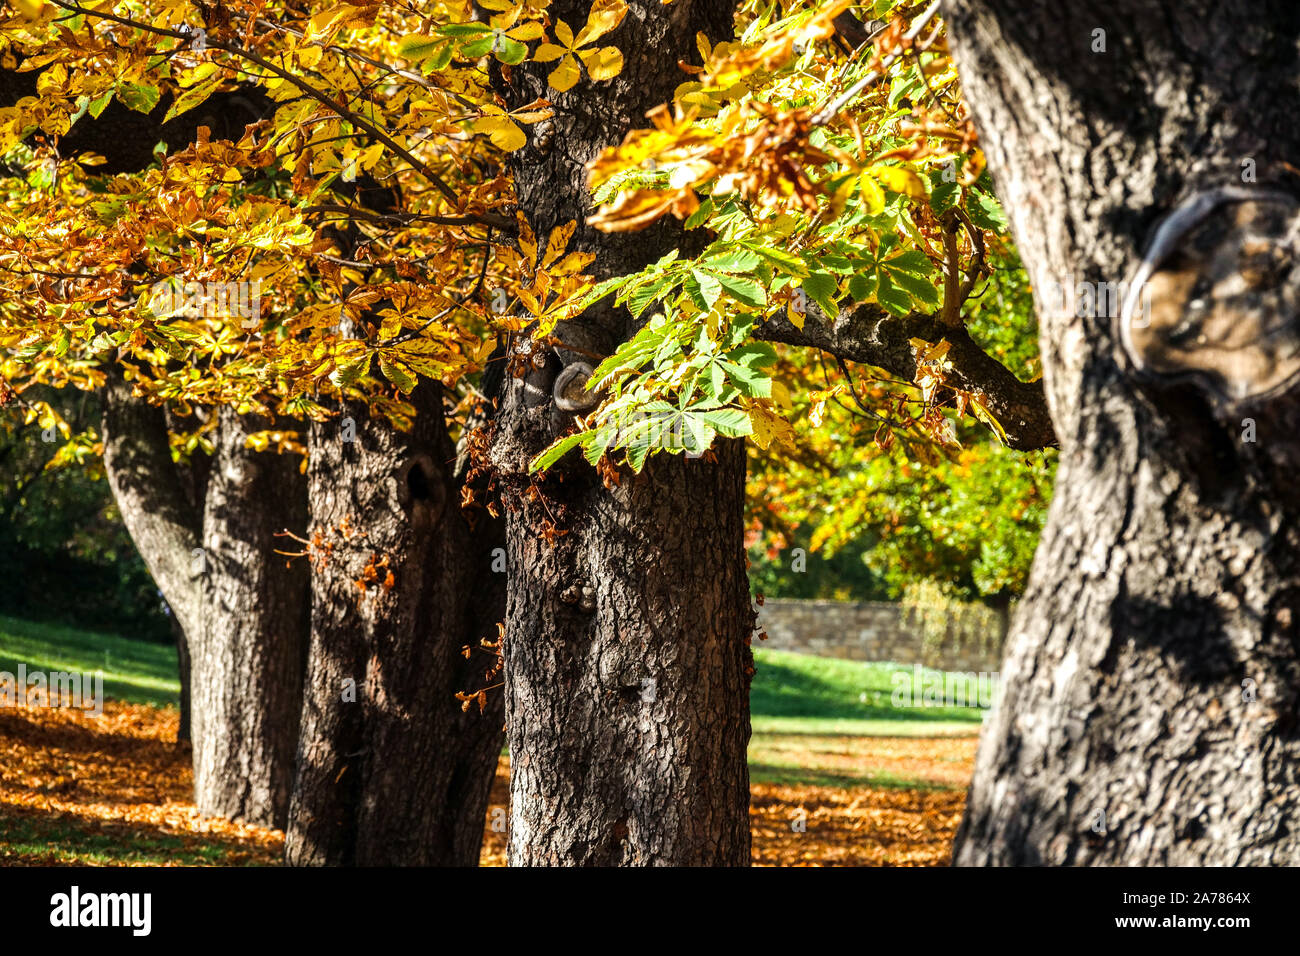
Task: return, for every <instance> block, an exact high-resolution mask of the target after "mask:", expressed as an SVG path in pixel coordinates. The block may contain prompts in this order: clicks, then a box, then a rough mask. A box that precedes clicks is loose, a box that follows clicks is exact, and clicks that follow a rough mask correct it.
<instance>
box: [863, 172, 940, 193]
mask: <svg viewBox="0 0 1300 956" xmlns="http://www.w3.org/2000/svg"><path fill="white" fill-rule="evenodd" d="M867 171H868V172H869V173H871V175H873V176H875V177H876V179H878V180H880V181H881V182H882V183H884V184H885V186H886V187H887V188H888V189H891V190H893V191H894V192H896V193H902V194H903V195H905V196H911V197H912V198H913V199H924V198H925V197H926V192H925V183H923V182H922V181H921V177H920V176H918V175H916V173H914V172H912V171H911V170H910V169H907V168H905V167H903V166H880V165H877V166H872V167H871V168H870V169H869V170H867Z"/></svg>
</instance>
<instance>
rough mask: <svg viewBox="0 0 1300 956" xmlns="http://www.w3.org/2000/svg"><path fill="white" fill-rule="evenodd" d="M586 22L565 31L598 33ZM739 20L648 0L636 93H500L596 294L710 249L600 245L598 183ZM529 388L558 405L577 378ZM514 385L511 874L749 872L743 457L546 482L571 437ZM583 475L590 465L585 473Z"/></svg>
mask: <svg viewBox="0 0 1300 956" xmlns="http://www.w3.org/2000/svg"><path fill="white" fill-rule="evenodd" d="M588 6H589V5H588V4H584V3H577V2H571V0H564V2H559V3H555V4H552V6H551V8H550V12H551V15H552V16H553V17H556V18H560V19H564V20H565V21H566V22H569V23H581V22H584V21H585V19H586V17H587V9H588ZM731 29H732V24H731V5H730V4H727V3H710V2H700V0H697V2H688V0H681V2H678V3H675V4H672V5H664V4H661V3H659V2H657V0H634V2H632V3H630V4H629V12H628V14H627V17H626V19H625V20H624V21H623V23H622V25H621V26H620V27H619V28H618V30H617V31H616V33H614V34H612V38H613V40H614V41H615V42H617V44H618V47H619V49H620V50H622V51H623V53H624V67H623V71H622V73H621V74H620V75H619V76H618V77H616V78H615V79H614V80H612V81H610V82H609V83H602V84H600V85H599V89H598V91H596V90H592V89H591V88H590V87H589V85H588V84H585V83H584V84H582V85H580V86H578V87H577V88H576V89H574V90H573V91H571V92H568V93H563V94H558V95H557V94H556V93H555V92H554V91H553V90H548V88H547V83H546V76H547V73H548V70H547V69H546V68H545V66H544V65H534V64H524V65H521V66H520V67H516V68H513V69H512V70H511V71H510V75H509V77H508V78H506V77H502V78H500V81H499V89H500V91H501V93H502V95H503V96H504V97H505V98H506V99H507V101H508V102H509V103H510V106H511V107H514V106H517V105H522V104H524V103H528V102H531V101H532V100H533V99H535V98H536V97H539V96H545V97H547V98H548V99H550V100H551V101H552V102H553V103H554V105H555V110H556V115H555V117H554V118H553V119H552V120H551V121H550V123H549V124H548V125H549V127H550V128H549V129H547V130H544V131H539V130H537V129H536V128H534V129H533V139H532V141H531V142H530V143H529V144H528V145H527V146H526V147H524V148H523V149H521V150H518V151H516V152H514V153H512V154H511V163H512V172H513V175H514V181H515V187H516V190H517V193H518V196H519V200H520V202H519V205H520V208H521V210H523V211H524V213H525V215H526V216H527V217H528V219H529V221H530V223H531V225H532V228H533V229H534V230H535V232H536V233H537V235H538V236H539V237H544V236H546V235H548V234H549V232H550V230H551V229H552V228H554V227H557V226H561V225H564V224H566V223H568V222H570V221H574V220H576V222H577V223H578V227H577V231H576V233H575V235H574V238H573V240H572V242H571V244H570V247H569V248H570V249H574V250H577V249H580V250H585V251H589V252H592V253H595V255H596V260H595V263H594V265H593V267H592V270H591V271H593V272H594V273H595V274H596V275H597V276H598V277H604V276H608V275H614V274H620V273H623V272H626V271H633V270H636V269H638V268H640V267H641V266H642V265H644V264H645V263H647V262H650V261H653V260H655V259H657V258H659V257H660V256H661V255H663V254H664V253H665V252H667V251H669V250H670V249H673V248H675V247H681V248H683V250H684V251H686V252H687V253H688V254H689V251H690V249H691V248H692V240H693V237H691V236H689V235H688V234H686V233H684V232H683V230H682V229H681V227H680V224H679V223H677V222H676V221H666V222H661V223H659V224H657V225H655V226H654V227H652V228H650V229H648V230H646V231H645V232H643V233H636V234H620V235H603V234H601V233H598V232H596V231H595V230H593V229H592V228H590V227H589V226H587V225H586V224H585V223H586V218H587V216H588V215H590V214H591V212H592V207H591V203H590V200H589V192H588V189H587V182H586V171H585V168H584V164H585V163H586V162H587V161H589V160H591V159H592V158H594V157H595V155H596V154H597V153H598V152H599V150H600V149H602V148H603V147H606V146H610V145H613V144H616V143H618V142H619V141H620V140H621V139H622V137H623V135H624V134H625V133H626V132H627V131H628V130H630V129H632V128H634V127H637V126H641V125H644V123H645V113H646V111H647V110H649V109H651V108H653V107H654V106H657V105H658V104H660V103H663V102H666V101H668V100H669V99H670V98H671V95H672V91H673V89H674V87H675V86H676V85H677V84H678V83H680V82H681V81H682V80H683V79H684V74H681V73H679V72H678V71H677V70H676V69H675V67H674V64H676V63H677V62H678V61H679V60H690V59H691V58H692V57H693V56H695V55H696V54H695V52H694V51H695V39H694V38H695V36H696V34H697V33H698V32H701V31H703V32H704V33H705V34H707V35H709V36H711V37H712V38H714V39H715V40H716V39H718V38H720V37H723V36H730V34H731ZM633 331H634V327H633V324H632V322H631V320H630V317H629V316H628V315H627V314H626V313H625V312H623V311H622V310H621V309H620V310H617V311H615V310H612V309H610V308H609V307H608V305H597V306H596V307H594V308H593V309H592V310H591V311H590V312H589V313H587V314H584V315H583V316H581V317H579V318H578V319H577V320H574V321H572V322H569V323H565V324H563V325H562V327H561V328H560V329H558V330H557V335H558V336H559V338H560V339H561V340H563V341H564V342H565V343H567V344H571V345H575V346H578V347H580V348H584V349H588V350H591V351H597V352H599V353H601V354H608V353H609V351H611V350H612V349H613V348H615V347H616V346H617V344H618V342H620V341H622V340H624V339H625V338H626V337H628V336H629V335H631V334H632V332H633ZM578 357H579V356H578V354H577V353H571V352H567V351H565V350H563V349H561V350H560V352H559V354H558V357H556V356H553V357H551V358H550V361H551V363H552V364H551V366H550V367H549V370H548V371H546V372H544V373H541V374H539V375H535V376H530V385H531V386H540V387H541V388H542V389H544V393H545V394H548V395H549V391H550V384H551V381H552V380H553V378H554V376H555V374H556V373H557V371H558V368H559V365H560V363H561V362H567V361H572V360H574V359H575V358H578ZM536 394H538V393H537V391H536V389H535V388H525V386H524V385H523V383H522V382H520V381H518V380H515V381H514V382H513V384H512V385H510V386H509V387H508V388H507V393H506V397H505V401H504V403H503V411H502V415H501V430H500V431H499V433H498V437H497V440H496V441H495V442H494V448H493V451H492V456H493V461H494V463H495V464H496V466H497V469H498V471H499V472H500V474H501V475H502V487H503V497H504V501H505V504H506V509H507V510H506V517H507V532H506V534H507V539H508V561H509V590H510V593H509V600H508V607H507V638H506V644H505V652H504V657H505V677H506V711H507V725H508V732H509V739H510V747H511V758H512V776H511V794H510V797H511V818H510V827H511V829H510V842H509V860H510V863H511V865H515V866H518V865H535V864H542V865H620V864H634V865H673V864H677V865H689V864H701V865H747V864H748V862H749V855H750V836H749V813H748V808H749V778H748V769H747V765H746V762H745V750H746V744H747V742H748V739H749V682H750V675H751V673H752V665H751V654H750V650H749V646H748V645H749V639H750V635H751V633H752V629H753V610H752V606H751V603H750V597H749V590H748V585H747V581H746V575H745V556H744V551H743V547H742V540H743V537H742V512H743V506H744V483H745V480H744V479H745V452H744V448H743V446H741V445H740V444H739V443H737V442H723V443H721V444H719V445H718V446H717V447H716V448H715V449H714V453H712V454H709V455H707V456H706V457H705V458H702V459H698V460H686V459H684V458H683V457H682V456H680V455H678V456H672V455H661V456H657V457H655V458H653V459H652V460H651V462H650V463H649V464H648V465H647V467H646V469H645V471H644V472H643V473H642V474H640V475H637V476H632V475H630V474H623V475H622V476H621V477H620V478H619V479H618V480H617V482H615V481H613V480H611V481H609V482H603V481H602V480H601V478H600V477H598V476H597V475H596V474H595V472H594V471H593V470H592V469H591V468H589V467H588V466H587V465H586V464H585V463H582V462H580V461H579V462H577V463H576V464H575V463H571V462H563V463H561V465H560V466H559V467H557V468H556V469H555V470H554V472H553V473H552V474H550V475H548V476H547V478H546V479H545V480H544V481H540V482H534V481H533V480H532V479H531V478H530V477H529V476H528V475H527V462H528V460H529V459H530V458H531V457H532V456H533V455H535V454H537V453H538V452H540V451H541V450H542V449H543V448H544V447H546V445H547V444H549V442H550V441H551V440H552V439H553V438H554V437H556V435H557V434H558V433H559V432H560V430H561V429H562V428H564V427H565V426H567V424H568V420H567V419H565V418H564V417H563V416H562V415H557V414H556V409H555V407H554V404H553V402H551V401H549V400H547V401H541V402H539V401H536V400H535V399H533V398H530V397H529V396H530V395H534V396H535V395H536ZM575 457H576V456H575Z"/></svg>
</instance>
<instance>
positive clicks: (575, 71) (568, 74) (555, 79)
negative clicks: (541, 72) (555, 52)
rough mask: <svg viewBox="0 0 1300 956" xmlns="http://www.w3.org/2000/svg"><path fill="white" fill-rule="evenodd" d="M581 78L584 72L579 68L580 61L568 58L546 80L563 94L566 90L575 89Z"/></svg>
mask: <svg viewBox="0 0 1300 956" xmlns="http://www.w3.org/2000/svg"><path fill="white" fill-rule="evenodd" d="M581 76H582V70H580V69H579V68H578V61H577V60H576V59H574V58H573V57H572V56H566V57H565V58H564V59H563V60H561V61H560V64H559V66H557V67H556V68H555V69H554V70H553V71H552V72H551V75H550V76H548V77H547V78H546V82H547V83H549V84H551V86H552V87H553V88H554V89H557V90H559V91H560V92H561V93H563V92H564V91H565V90H571V89H573V87H574V84H576V83H577V82H578V80H579V78H580V77H581Z"/></svg>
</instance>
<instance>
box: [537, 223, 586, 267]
mask: <svg viewBox="0 0 1300 956" xmlns="http://www.w3.org/2000/svg"><path fill="white" fill-rule="evenodd" d="M577 228H578V222H577V220H576V219H570V220H569V221H568V222H567V223H565V224H564V225H563V226H556V227H555V228H554V229H552V230H551V237H550V239H548V240H547V242H546V253H545V254H544V255H543V256H542V268H543V269H545V268H547V267H548V266H549V265H550V264H551V263H552V262H554V261H555V260H556V259H558V258H559V257H560V256H561V255H563V254H564V250H565V249H566V248H567V247H568V245H569V240H570V239H571V238H573V232H574V230H575V229H577Z"/></svg>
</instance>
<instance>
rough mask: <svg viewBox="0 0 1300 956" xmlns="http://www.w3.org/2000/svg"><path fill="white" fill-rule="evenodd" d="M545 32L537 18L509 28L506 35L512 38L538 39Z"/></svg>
mask: <svg viewBox="0 0 1300 956" xmlns="http://www.w3.org/2000/svg"><path fill="white" fill-rule="evenodd" d="M542 33H543V30H542V25H541V24H540V23H538V22H537V21H536V20H530V21H529V22H528V23H521V24H519V26H517V27H515V28H514V29H513V30H507V31H506V36H508V37H510V39H512V40H536V39H537V38H538V37H540V36H541V35H542Z"/></svg>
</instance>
